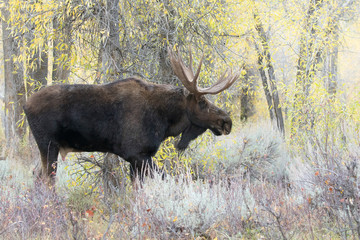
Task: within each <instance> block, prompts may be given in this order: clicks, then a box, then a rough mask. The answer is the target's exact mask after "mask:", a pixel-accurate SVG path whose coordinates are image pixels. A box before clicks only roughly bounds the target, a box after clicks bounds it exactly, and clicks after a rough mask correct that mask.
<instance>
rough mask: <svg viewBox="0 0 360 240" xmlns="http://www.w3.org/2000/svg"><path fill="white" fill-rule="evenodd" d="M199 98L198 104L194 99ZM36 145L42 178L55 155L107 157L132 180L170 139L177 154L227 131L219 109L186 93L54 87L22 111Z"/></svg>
mask: <svg viewBox="0 0 360 240" xmlns="http://www.w3.org/2000/svg"><path fill="white" fill-rule="evenodd" d="M197 98H199V99H197ZM24 110H25V113H26V116H27V119H28V122H29V125H30V128H31V130H32V133H33V135H34V137H35V140H36V142H37V144H38V147H39V150H40V154H41V161H42V173H41V174H42V175H43V176H54V175H55V174H54V173H55V172H56V162H57V157H58V154H59V152H60V153H61V155H62V157H63V158H64V157H65V155H66V153H67V152H71V151H85V152H92V151H98V152H110V153H114V154H117V155H118V156H120V157H122V158H123V159H125V160H126V161H128V162H130V164H131V170H132V171H131V172H132V176H134V173H135V172H140V171H141V169H142V167H143V166H144V164H149V166H150V167H153V168H154V167H155V166H154V165H153V163H152V160H151V157H152V156H154V155H155V153H156V152H157V150H158V148H159V146H160V144H161V142H162V141H164V140H165V139H166V138H167V137H169V136H177V135H179V134H181V133H182V137H181V139H180V141H179V143H178V145H177V147H178V149H180V150H183V149H185V148H186V147H187V146H188V144H189V143H190V141H191V140H193V139H195V138H196V137H197V136H199V135H200V134H202V133H203V132H205V131H206V130H207V129H211V130H212V131H213V132H214V133H215V134H216V135H221V134H228V133H230V131H231V119H230V117H229V116H228V115H227V114H226V113H225V112H224V111H222V110H221V109H219V108H217V107H216V106H215V105H213V104H212V103H210V102H209V101H208V100H206V98H205V97H203V96H202V97H195V96H194V95H193V94H191V93H188V92H187V90H185V89H183V88H179V87H173V86H170V85H156V84H151V83H146V82H144V81H142V80H138V79H132V78H131V79H125V80H122V81H115V82H113V83H109V84H104V85H54V86H49V87H46V88H44V89H42V90H40V91H39V92H37V93H35V94H33V95H32V96H31V97H30V98H29V100H28V101H27V103H26V105H25V107H24Z"/></svg>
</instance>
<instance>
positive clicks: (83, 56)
mask: <svg viewBox="0 0 360 240" xmlns="http://www.w3.org/2000/svg"><path fill="white" fill-rule="evenodd" d="M0 8H1V11H0V14H1V30H0V33H1V39H2V41H0V57H1V62H0V66H1V67H0V85H1V87H0V106H1V109H0V119H1V121H0V239H199V240H200V239H359V240H360V166H359V164H360V68H359V67H358V66H359V65H360V19H359V16H360V2H359V1H357V0H300V1H296V0H272V1H270V0H221V1H216V0H186V1H182V0H26V1H23V0H0ZM169 47H170V48H173V49H175V48H176V49H180V54H181V56H182V58H183V59H184V60H185V61H186V62H188V59H189V54H190V52H192V58H193V62H194V66H197V64H199V62H200V61H201V60H200V59H201V58H202V57H203V59H202V65H203V66H202V70H201V73H200V80H199V82H198V84H199V86H201V87H204V88H205V87H208V86H210V85H212V84H214V83H215V82H216V80H217V79H218V78H219V76H220V75H221V74H222V73H223V72H224V71H225V70H226V69H232V70H233V71H239V72H240V77H239V79H238V80H237V81H236V82H235V83H234V84H233V85H232V86H231V87H230V88H228V89H227V90H225V91H223V92H221V93H219V94H217V95H211V96H207V97H208V99H209V100H211V101H212V102H213V103H214V104H215V105H216V106H218V107H220V108H221V109H223V110H225V111H226V112H229V114H230V115H231V119H232V123H233V127H232V131H231V133H230V134H229V135H226V136H225V135H224V136H215V135H214V134H213V133H212V132H211V131H206V132H205V133H204V134H202V135H201V136H199V137H198V138H196V140H194V141H192V142H191V144H190V146H189V147H188V148H187V149H186V150H185V151H183V152H179V151H177V150H176V148H175V143H176V142H177V141H178V137H175V138H173V137H170V138H167V139H166V140H165V141H163V142H162V144H161V146H160V148H159V150H158V152H157V154H156V155H155V157H154V161H155V162H156V164H157V165H158V166H159V167H160V168H161V169H163V171H164V172H166V177H164V179H162V176H160V175H159V176H158V175H156V174H155V176H153V177H149V178H146V179H145V180H144V182H143V183H141V184H139V185H134V183H132V182H131V179H130V177H129V171H130V170H129V169H130V167H129V163H127V162H126V161H124V160H122V159H121V158H120V157H118V156H116V155H113V154H109V153H99V152H90V153H69V154H68V155H67V157H66V159H65V161H60V158H59V161H58V172H57V175H56V183H55V186H54V187H49V186H48V185H46V184H41V183H39V182H36V181H35V176H34V174H33V173H34V172H35V171H36V170H37V169H39V167H40V165H41V164H40V153H39V150H38V148H37V145H36V143H35V140H34V137H33V135H32V132H31V130H30V128H29V125H28V122H27V120H26V116H25V113H24V111H23V107H24V104H25V103H26V101H27V100H28V99H29V98H30V96H32V94H34V93H36V92H37V91H39V89H42V88H44V87H46V86H50V85H55V84H106V83H109V82H113V81H115V80H119V79H125V78H128V77H136V78H139V79H142V80H144V81H147V82H150V83H155V84H169V85H172V86H183V85H182V83H181V81H179V79H178V78H177V76H176V75H175V74H174V72H173V69H172V67H171V64H170V61H169V55H168V48H169Z"/></svg>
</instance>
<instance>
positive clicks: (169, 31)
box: [157, 0, 176, 84]
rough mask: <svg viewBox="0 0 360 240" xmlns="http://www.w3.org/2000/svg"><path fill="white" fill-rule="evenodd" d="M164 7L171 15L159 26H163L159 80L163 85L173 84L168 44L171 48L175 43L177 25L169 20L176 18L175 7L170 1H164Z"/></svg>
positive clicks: (165, 17)
mask: <svg viewBox="0 0 360 240" xmlns="http://www.w3.org/2000/svg"><path fill="white" fill-rule="evenodd" d="M164 7H165V8H166V10H167V11H168V12H169V13H170V14H169V15H168V14H166V15H163V16H162V17H161V19H160V21H161V22H160V23H159V25H161V26H163V27H162V28H161V31H160V36H159V43H160V44H161V46H162V47H161V48H160V50H159V73H158V77H157V79H159V80H160V82H161V83H167V84H173V81H174V74H173V71H172V68H171V66H170V62H169V61H168V52H167V46H168V44H169V45H170V46H171V45H173V43H174V34H173V33H174V32H175V23H174V21H173V20H172V19H169V16H174V15H175V14H176V11H175V10H174V6H173V5H172V3H171V2H170V1H168V0H165V1H164Z"/></svg>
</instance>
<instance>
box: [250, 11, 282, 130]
mask: <svg viewBox="0 0 360 240" xmlns="http://www.w3.org/2000/svg"><path fill="white" fill-rule="evenodd" d="M253 14H254V20H255V30H256V32H257V34H258V36H259V39H260V42H261V46H262V50H260V48H259V46H258V45H257V44H256V42H255V48H256V50H257V54H258V64H259V71H260V76H261V80H262V83H263V87H264V92H265V96H266V100H267V103H268V109H269V112H270V119H271V120H275V121H276V125H277V127H278V129H279V131H280V132H281V133H282V134H283V135H284V136H285V125H284V119H283V114H282V110H281V106H280V99H279V93H278V90H277V85H276V78H275V70H274V67H273V64H272V58H271V54H270V49H269V48H270V47H269V40H268V36H267V35H266V33H265V30H264V27H263V24H262V22H261V20H260V17H259V16H258V13H257V9H256V7H255V8H254V13H253ZM266 71H267V74H266ZM269 86H270V87H269Z"/></svg>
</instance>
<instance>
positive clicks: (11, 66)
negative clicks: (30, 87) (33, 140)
mask: <svg viewBox="0 0 360 240" xmlns="http://www.w3.org/2000/svg"><path fill="white" fill-rule="evenodd" d="M7 9H8V1H5V7H4V8H2V15H3V19H4V20H3V21H2V32H3V53H4V57H3V59H4V78H5V82H4V85H5V86H4V89H5V91H4V103H5V121H4V123H5V126H4V128H5V137H6V141H7V147H8V148H9V147H11V148H12V149H17V145H18V142H19V140H20V139H22V138H23V136H24V133H25V131H24V127H23V124H22V121H23V120H24V119H23V116H22V112H23V109H22V106H23V105H24V103H25V85H24V74H23V71H24V69H23V66H22V65H21V64H18V63H15V62H14V58H13V56H19V54H20V47H19V41H20V38H18V39H15V37H14V36H12V35H11V32H10V30H9V26H8V23H7V20H8V18H9V12H8V11H7Z"/></svg>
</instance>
